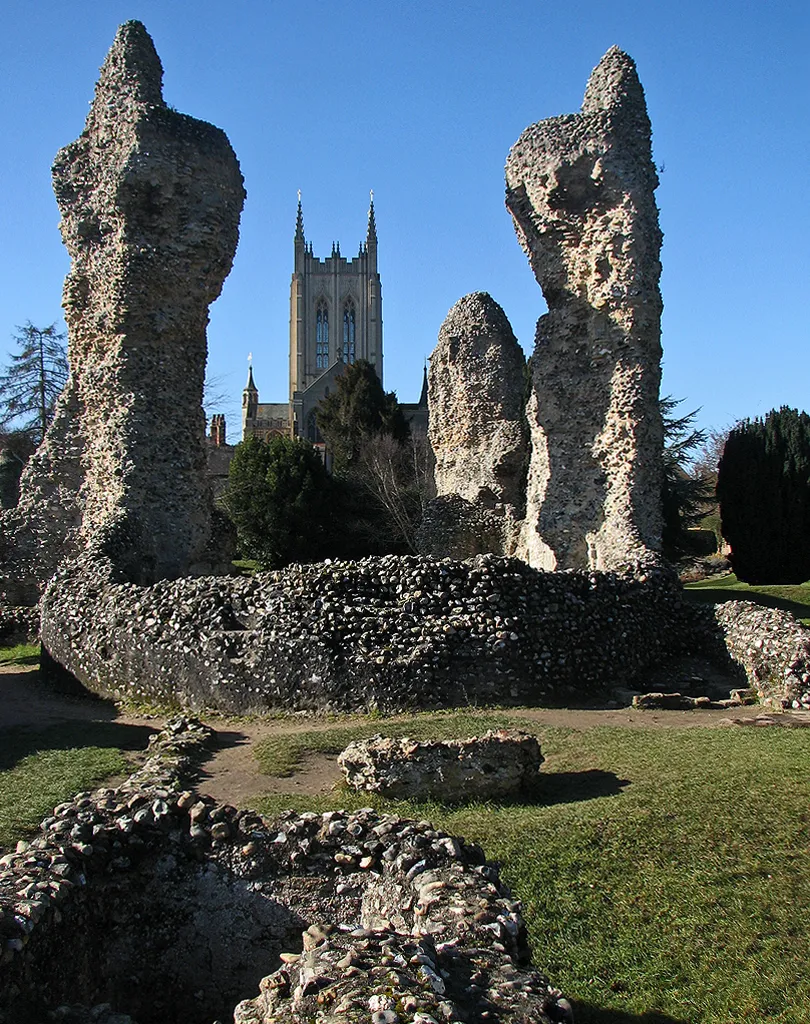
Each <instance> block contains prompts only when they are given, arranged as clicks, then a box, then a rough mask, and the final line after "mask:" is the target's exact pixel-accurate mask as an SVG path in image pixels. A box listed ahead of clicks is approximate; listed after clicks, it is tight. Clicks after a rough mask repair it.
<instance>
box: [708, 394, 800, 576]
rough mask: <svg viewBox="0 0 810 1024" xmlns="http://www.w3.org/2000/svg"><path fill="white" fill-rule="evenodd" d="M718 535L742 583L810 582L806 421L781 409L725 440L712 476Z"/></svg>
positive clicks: (741, 427) (745, 423) (748, 423)
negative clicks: (717, 504) (717, 505)
mask: <svg viewBox="0 0 810 1024" xmlns="http://www.w3.org/2000/svg"><path fill="white" fill-rule="evenodd" d="M717 496H718V498H719V500H720V518H721V522H722V530H723V536H724V537H725V538H726V540H727V541H728V543H729V544H730V545H731V564H732V566H733V568H734V572H735V573H736V574H737V577H738V579H741V580H744V581H745V582H747V583H804V582H805V581H806V580H807V579H808V578H810V416H808V415H807V413H805V412H799V411H798V410H797V409H789V408H787V407H786V406H783V407H782V408H781V409H773V410H771V412H769V413H768V415H767V416H766V417H765V418H764V420H763V419H755V420H744V421H743V422H742V423H740V424H739V425H738V426H736V427H735V428H734V429H733V430H732V431H731V433H730V434H729V436H728V440H727V441H726V445H725V448H724V450H723V456H722V458H721V459H720V466H719V469H718V477H717Z"/></svg>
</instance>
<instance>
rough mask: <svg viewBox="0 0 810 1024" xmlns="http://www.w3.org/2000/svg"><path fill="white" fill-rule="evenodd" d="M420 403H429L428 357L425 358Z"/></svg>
mask: <svg viewBox="0 0 810 1024" xmlns="http://www.w3.org/2000/svg"><path fill="white" fill-rule="evenodd" d="M417 404H418V405H427V404H428V378H427V359H426V360H425V367H424V369H423V370H422V392H421V394H420V395H419V402H418V403H417Z"/></svg>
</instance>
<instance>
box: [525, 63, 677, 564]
mask: <svg viewBox="0 0 810 1024" xmlns="http://www.w3.org/2000/svg"><path fill="white" fill-rule="evenodd" d="M650 134H651V131H650V121H649V118H648V116H647V108H646V104H645V100H644V91H643V89H642V87H641V84H640V82H639V80H638V75H637V73H636V68H635V64H634V63H633V61H632V59H631V58H630V57H628V55H627V54H626V53H623V52H622V51H621V50H619V49H618V48H616V47H613V48H612V49H610V50H609V51H608V52H607V53H606V54H605V56H604V57H603V58H602V60H601V61H600V63H599V65H598V66H597V67H596V69H595V70H594V72H593V74H592V75H591V77H590V80H589V82H588V87H587V89H586V92H585V100H584V103H583V105H582V111H581V112H580V113H579V114H568V115H564V116H562V117H554V118H550V119H548V120H546V121H540V122H539V123H538V124H535V125H532V126H531V127H530V128H527V129H526V131H525V132H524V133H523V134H522V135H521V137H520V138H519V139H518V141H517V142H516V143H515V145H514V147H513V148H512V150H511V152H510V153H509V157H508V160H507V163H506V186H507V188H506V205H507V207H508V209H509V211H510V213H511V214H512V218H513V220H514V223H515V228H516V231H517V234H518V238H519V240H520V243H521V245H522V247H523V249H524V250H525V252H526V254H527V256H528V257H529V261H530V263H531V266H532V269H533V271H534V274H535V276H536V278H537V280H538V282H539V284H540V287H541V288H542V289H543V294H544V296H545V299H546V303H547V305H548V313H547V314H546V315H545V316H542V317H541V318H540V320H539V321H538V324H537V334H536V338H535V350H534V355H533V358H532V377H533V379H532V387H531V395H530V398H529V403H528V409H527V414H528V420H529V427H530V431H531V444H532V455H531V462H530V468H529V479H528V488H527V509H526V522H525V524H524V527H523V530H522V536H521V541H520V545H519V554H521V556H522V557H524V558H525V559H526V560H527V561H528V562H529V563H530V564H531V565H534V566H536V567H538V568H544V569H581V568H593V569H604V570H611V569H627V568H632V567H633V566H644V565H649V564H652V563H654V562H655V561H657V553H658V552H659V551H660V547H661V506H660V495H661V458H660V453H661V446H662V425H661V415H660V411H659V407H658V394H659V387H660V362H661V343H660V318H661V308H662V304H661V294H660V291H659V287H658V282H659V277H660V273H661V264H660V260H659V253H660V248H661V231H660V229H659V226H658V210H657V207H656V204H655V198H654V191H655V188H656V187H657V185H658V177H657V175H656V172H655V166H654V164H653V161H652V152H651V144H650Z"/></svg>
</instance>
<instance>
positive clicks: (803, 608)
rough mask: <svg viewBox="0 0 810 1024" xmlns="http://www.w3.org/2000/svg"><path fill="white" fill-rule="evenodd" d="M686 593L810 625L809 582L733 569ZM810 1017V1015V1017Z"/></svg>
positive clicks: (692, 587) (694, 584)
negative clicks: (779, 580) (760, 581)
mask: <svg viewBox="0 0 810 1024" xmlns="http://www.w3.org/2000/svg"><path fill="white" fill-rule="evenodd" d="M685 589H686V591H687V593H688V594H689V595H690V597H692V598H693V599H694V600H698V601H711V602H713V603H714V602H719V601H734V600H737V601H739V600H745V601H755V602H756V603H757V604H763V605H767V607H769V608H781V609H782V610H783V611H786V612H791V614H793V615H795V616H796V618H797V619H801V620H802V622H804V623H805V625H810V582H807V583H800V584H796V585H795V586H752V585H751V584H749V583H741V582H740V581H739V580H738V579H737V577H736V576H735V575H734V573H733V572H730V573H727V574H726V575H725V576H714V577H712V578H711V579H708V580H700V581H699V582H697V583H687V584H686V586H685ZM808 1019H810V1017H808Z"/></svg>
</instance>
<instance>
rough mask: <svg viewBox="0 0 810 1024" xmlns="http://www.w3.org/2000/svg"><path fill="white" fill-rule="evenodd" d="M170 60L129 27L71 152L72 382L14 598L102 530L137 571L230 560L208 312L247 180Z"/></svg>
mask: <svg viewBox="0 0 810 1024" xmlns="http://www.w3.org/2000/svg"><path fill="white" fill-rule="evenodd" d="M162 74H163V72H162V68H161V64H160V60H159V58H158V56H157V53H156V52H155V48H154V45H153V43H152V40H151V39H150V38H149V35H148V34H147V32H146V30H145V28H144V27H143V25H141V24H140V23H139V22H127V23H126V24H125V25H122V26H121V28H120V29H119V31H118V34H117V35H116V38H115V42H114V43H113V46H112V48H111V50H110V52H109V54H108V56H107V59H106V61H105V62H104V66H103V67H102V69H101V76H100V78H99V81H98V84H97V85H96V92H95V98H94V100H93V103H92V106H91V108H90V113H89V115H88V118H87V123H86V125H85V128H84V131H83V132H82V134H81V136H80V137H79V139H78V140H77V141H76V142H74V143H72V144H71V145H69V146H67V147H66V148H65V149H63V150H61V152H60V153H59V154H58V155H57V157H56V161H55V163H54V168H53V177H54V190H55V192H56V197H57V201H58V203H59V209H60V212H61V214H62V222H61V225H60V227H61V231H62V237H63V240H64V242H65V245H66V247H67V249H68V252H69V253H70V256H71V259H72V266H71V270H70V273H69V275H68V277H67V279H66V281H65V288H64V296H63V305H64V309H65V319H66V321H67V325H68V338H69V342H68V360H69V364H70V380H69V383H68V386H67V388H66V390H65V393H64V394H63V395H62V397H61V398H60V400H59V404H58V407H57V413H56V418H55V420H54V423H53V425H52V426H51V428H50V430H49V432H48V435H47V437H46V439H45V442H44V444H43V446H42V447H41V449H40V451H39V452H37V454H36V455H35V456H34V458H33V459H32V460H31V462H30V463H29V465H28V467H26V470H25V473H24V474H23V479H22V488H21V489H22V495H21V499H20V505H19V506H18V508H17V509H15V510H12V511H11V512H9V513H6V514H5V515H4V517H3V534H4V538H5V547H6V553H7V556H8V558H11V559H13V563H14V564H13V565H12V566H11V568H10V570H8V579H7V580H6V586H5V590H6V593H5V599H6V602H7V603H9V604H16V603H23V600H25V599H28V600H30V599H31V597H32V595H33V598H34V600H35V599H36V594H37V592H38V591H39V589H40V588H41V587H42V586H43V585H44V583H45V582H47V580H48V578H49V577H50V576H51V574H52V572H53V570H54V568H55V567H56V565H57V564H58V563H59V562H60V561H61V560H62V559H63V558H64V557H66V556H67V555H70V554H73V553H75V552H76V551H77V550H82V549H84V548H85V547H86V546H88V545H89V546H90V547H91V548H93V549H94V550H103V551H106V552H107V553H108V554H110V555H111V556H112V557H113V559H114V561H115V563H116V565H118V566H119V567H120V568H121V569H122V570H123V571H124V573H125V574H126V576H127V577H128V578H130V579H132V580H136V581H138V582H152V581H154V580H157V579H161V578H163V577H175V576H178V575H180V574H183V573H186V572H189V571H196V570H199V569H201V568H203V567H206V566H207V567H209V568H210V567H211V566H212V565H214V564H215V563H216V562H217V555H216V553H215V552H214V551H212V550H211V549H210V542H211V539H212V528H211V496H210V493H209V488H208V483H207V479H206V466H205V448H204V434H205V422H204V418H203V412H202V408H201V404H202V387H203V377H204V373H205V360H206V325H207V322H208V306H209V304H210V303H211V302H212V301H213V300H214V299H215V298H216V297H217V295H219V292H220V290H221V288H222V283H223V281H224V279H225V277H226V276H227V274H228V271H229V270H230V267H231V263H232V260H233V255H234V252H235V250H236V243H237V237H238V225H239V214H240V211H241V208H242V204H243V201H244V196H245V192H244V188H243V185H242V176H241V174H240V172H239V165H238V163H237V161H236V157H235V156H234V154H233V151H232V149H231V147H230V144H229V143H228V140H227V138H226V137H225V134H224V133H223V132H222V131H220V129H218V128H215V127H213V126H212V125H210V124H207V123H206V122H204V121H198V120H196V119H195V118H192V117H188V116H187V115H184V114H178V113H177V112H176V111H174V110H172V109H171V108H170V107H168V106H166V104H165V102H164V101H163V97H162V84H161V83H162ZM15 578H18V579H20V580H22V583H23V586H17V585H15V583H14V580H15Z"/></svg>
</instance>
